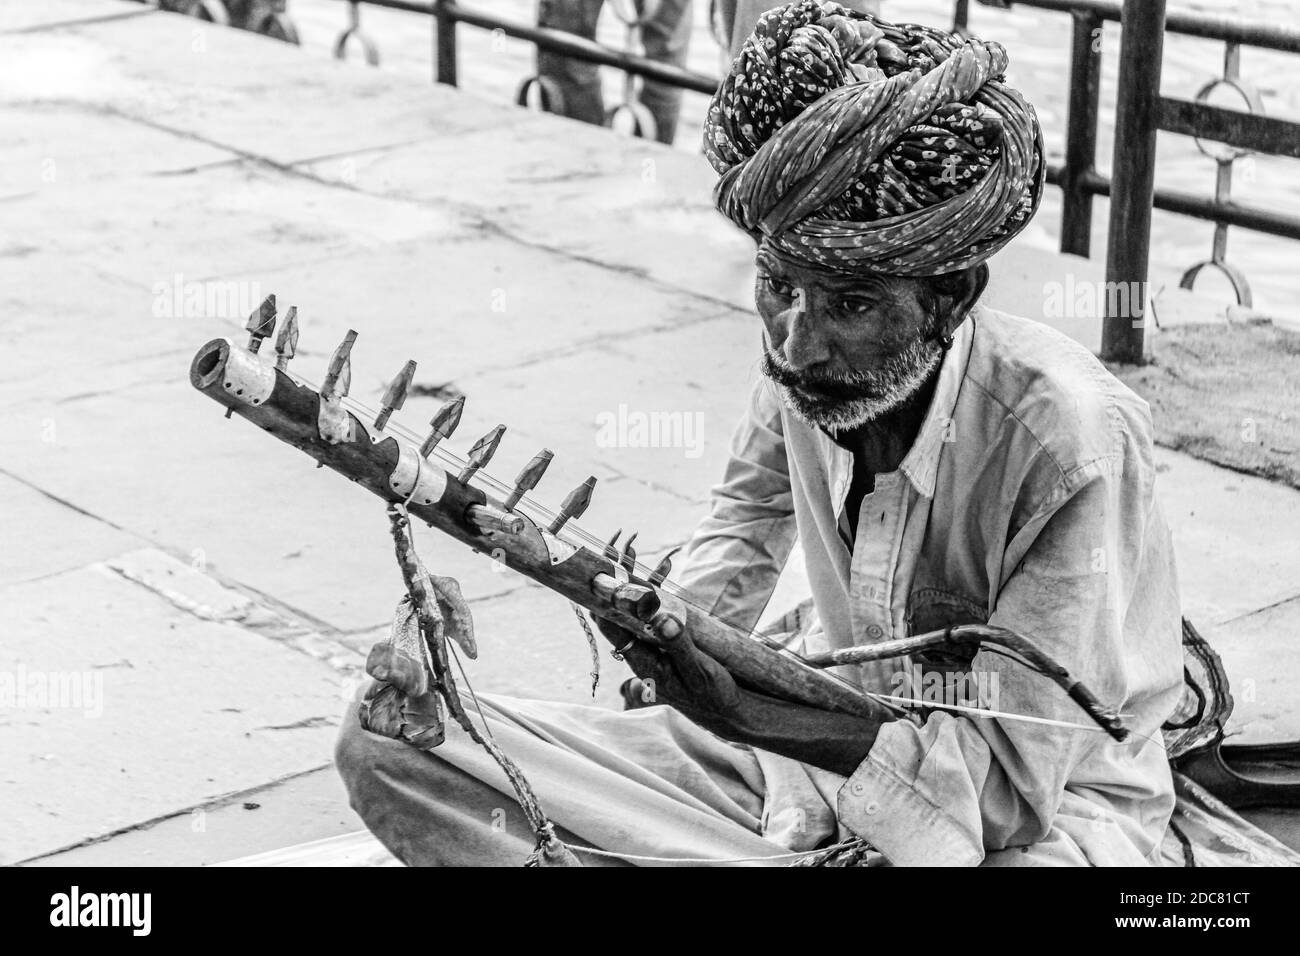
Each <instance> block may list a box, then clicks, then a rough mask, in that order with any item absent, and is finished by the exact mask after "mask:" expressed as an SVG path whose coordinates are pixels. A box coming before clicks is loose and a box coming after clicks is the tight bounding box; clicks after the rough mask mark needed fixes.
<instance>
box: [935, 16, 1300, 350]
mask: <svg viewBox="0 0 1300 956" xmlns="http://www.w3.org/2000/svg"><path fill="white" fill-rule="evenodd" d="M979 2H981V3H983V4H984V5H985V6H998V7H1006V6H1010V5H1015V4H1018V5H1020V6H1025V7H1036V8H1038V9H1041V10H1051V11H1056V12H1061V13H1068V14H1070V16H1071V18H1072V19H1073V30H1072V33H1071V42H1070V51H1071V52H1070V86H1069V117H1068V120H1067V127H1066V140H1065V162H1064V163H1062V164H1052V165H1050V166H1049V167H1048V171H1047V178H1048V182H1050V183H1053V184H1055V185H1057V186H1060V187H1061V190H1062V192H1063V203H1062V210H1061V251H1062V252H1069V253H1074V254H1076V255H1081V256H1088V255H1089V254H1090V252H1091V246H1092V200H1093V197H1094V196H1108V197H1110V200H1111V215H1110V223H1109V232H1108V240H1107V254H1106V281H1107V283H1111V282H1133V281H1138V282H1141V283H1142V284H1141V285H1140V286H1136V287H1135V286H1120V287H1119V288H1141V289H1145V288H1146V279H1147V274H1148V270H1147V261H1148V253H1149V244H1150V219H1151V217H1150V210H1151V208H1152V207H1154V208H1156V209H1161V210H1164V211H1167V212H1173V213H1179V214H1182V215H1185V216H1192V217H1195V218H1197V219H1206V220H1209V221H1211V222H1213V223H1214V224H1215V229H1214V240H1213V246H1212V251H1211V253H1210V257H1209V258H1208V259H1205V260H1202V261H1201V262H1198V263H1196V264H1195V265H1193V266H1191V267H1190V268H1189V269H1187V270H1186V271H1185V272H1184V273H1183V275H1182V279H1181V281H1180V283H1179V284H1180V285H1181V286H1182V287H1183V288H1186V289H1190V288H1191V287H1192V285H1193V284H1194V283H1195V281H1196V278H1197V276H1198V275H1199V274H1200V272H1201V271H1202V270H1203V269H1204V268H1205V267H1207V266H1211V267H1214V268H1216V269H1218V270H1219V271H1220V272H1222V273H1223V274H1224V275H1225V276H1226V277H1227V278H1228V280H1229V281H1230V282H1231V283H1232V286H1233V290H1234V292H1235V293H1236V295H1237V301H1238V302H1239V303H1241V304H1243V305H1247V306H1248V305H1250V304H1251V302H1252V298H1251V292H1250V283H1249V282H1248V281H1247V279H1246V276H1245V275H1244V274H1243V273H1242V272H1241V270H1240V269H1238V268H1237V267H1236V266H1234V265H1233V264H1232V263H1230V262H1229V261H1228V258H1227V243H1228V228H1229V227H1230V226H1241V227H1242V228H1245V229H1251V230H1253V231H1256V232H1261V233H1265V234H1268V235H1274V236H1280V237H1283V238H1287V239H1300V217H1298V216H1294V215H1288V214H1286V213H1283V212H1278V211H1277V210H1273V209H1266V208H1263V207H1260V206H1252V205H1247V204H1243V203H1239V202H1236V201H1235V200H1233V199H1232V168H1233V163H1234V162H1235V161H1236V160H1238V159H1240V158H1242V157H1244V156H1246V155H1248V154H1250V153H1252V152H1259V153H1268V154H1270V155H1277V156H1287V157H1298V158H1300V124H1297V123H1293V122H1289V121H1287V120H1281V119H1277V118H1274V117H1269V116H1264V115H1262V107H1261V105H1260V101H1259V96H1258V94H1257V93H1255V91H1254V90H1253V89H1251V88H1250V87H1249V86H1248V85H1247V84H1246V83H1245V82H1244V81H1243V80H1242V79H1241V76H1240V63H1241V47H1242V46H1255V47H1261V48H1264V49H1269V50H1278V51H1280V52H1284V53H1300V30H1297V29H1295V28H1294V27H1285V26H1278V25H1275V24H1271V23H1264V22H1260V21H1251V20H1238V19H1230V18H1228V17H1224V16H1209V15H1205V14H1197V13H1190V12H1183V11H1173V12H1169V13H1167V14H1166V12H1165V0H1125V2H1123V3H1122V4H1121V3H1119V2H1116V0H1013V3H1012V4H1007V3H1003V2H999V0H993V2H989V0H979ZM968 12H969V0H958V3H957V6H956V8H955V11H954V28H956V29H959V30H964V29H965V27H966V17H967V15H968ZM1105 21H1112V22H1118V23H1121V25H1122V27H1123V31H1122V33H1121V41H1120V44H1121V45H1120V65H1119V88H1118V92H1117V102H1116V127H1115V149H1114V155H1113V159H1112V163H1111V167H1112V175H1111V177H1110V178H1107V177H1106V176H1103V175H1101V174H1100V173H1099V172H1098V171H1097V168H1096V153H1097V116H1098V101H1099V95H1100V90H1101V55H1102V49H1101V31H1102V24H1103V22H1105ZM1166 32H1169V33H1179V34H1184V35H1187V36H1194V37H1200V38H1202V39H1210V40H1221V41H1223V43H1224V68H1223V75H1222V76H1221V77H1217V78H1215V79H1212V80H1211V81H1210V82H1209V83H1206V84H1205V85H1204V86H1202V87H1201V89H1200V90H1199V91H1198V92H1197V93H1196V97H1195V99H1194V100H1183V99H1177V98H1173V97H1167V96H1162V95H1160V76H1161V69H1160V67H1161V53H1162V47H1163V38H1164V34H1165V33H1166ZM1225 85H1226V86H1228V87H1230V88H1232V89H1234V90H1236V91H1237V92H1238V93H1239V94H1240V95H1241V97H1242V99H1243V100H1244V101H1245V104H1246V106H1247V108H1248V109H1249V112H1243V111H1240V110H1229V109H1223V108H1221V107H1217V106H1212V105H1210V104H1209V103H1208V102H1207V99H1208V97H1209V95H1210V93H1211V92H1212V91H1213V90H1214V89H1215V88H1216V87H1218V86H1225ZM1157 130H1164V131H1166V132H1171V133H1179V134H1182V135H1185V136H1193V137H1196V138H1197V146H1198V148H1200V149H1201V151H1202V152H1203V153H1205V154H1206V155H1207V156H1209V157H1210V158H1212V159H1214V160H1215V162H1216V166H1217V175H1216V180H1215V194H1214V197H1213V198H1207V197H1204V196H1198V195H1195V194H1193V193H1186V192H1182V191H1179V190H1173V189H1166V188H1161V187H1156V186H1155V185H1154V173H1155V167H1156V162H1155V135H1156V132H1157ZM1201 140H1212V141H1214V142H1216V143H1218V144H1221V145H1220V146H1219V147H1218V148H1215V149H1210V148H1207V147H1206V146H1205V145H1204V144H1203V143H1202V142H1201ZM1108 288H1116V287H1115V286H1108ZM1108 298H1109V297H1108ZM1141 318H1142V317H1141V316H1132V315H1108V316H1106V322H1105V326H1104V329H1103V341H1102V354H1103V356H1104V357H1106V358H1113V359H1116V360H1119V361H1139V360H1140V359H1141V356H1142V348H1143V334H1142V333H1143V329H1142V322H1141Z"/></svg>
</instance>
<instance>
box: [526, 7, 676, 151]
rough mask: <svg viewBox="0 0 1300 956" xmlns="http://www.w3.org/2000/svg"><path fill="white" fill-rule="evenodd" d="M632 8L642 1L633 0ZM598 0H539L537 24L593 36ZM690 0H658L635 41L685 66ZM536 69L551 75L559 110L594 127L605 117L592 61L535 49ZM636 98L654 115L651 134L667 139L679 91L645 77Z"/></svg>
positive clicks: (670, 136) (664, 60) (673, 129)
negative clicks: (559, 96) (561, 106)
mask: <svg viewBox="0 0 1300 956" xmlns="http://www.w3.org/2000/svg"><path fill="white" fill-rule="evenodd" d="M636 5H637V7H638V9H639V8H640V7H641V5H642V0H637V3H636ZM602 6H604V0H539V2H538V9H537V23H538V25H539V26H543V27H553V28H554V29H557V30H564V31H565V32H566V33H574V34H577V35H578V36H581V37H586V38H587V39H589V40H593V39H595V37H596V21H597V20H598V19H599V18H600V11H601V7H602ZM692 25H693V23H692V16H691V0H660V2H659V7H658V9H657V11H655V14H654V16H653V17H652V18H651V19H650V20H649V21H647V22H646V23H644V24H643V25H642V26H641V45H642V46H643V47H645V55H646V56H647V57H649V58H650V59H652V60H658V61H659V62H661V63H668V64H672V65H673V66H685V65H686V50H687V47H688V46H689V45H690V40H691V27H692ZM537 72H538V74H539V75H541V76H544V77H547V78H549V79H550V80H552V81H553V82H554V83H555V84H556V85H557V86H558V87H559V88H560V91H561V93H562V94H563V96H564V115H566V116H569V117H571V118H573V119H576V120H582V121H583V122H584V123H594V124H596V125H597V126H600V125H603V124H604V122H605V103H604V99H603V97H602V96H601V91H600V68H599V67H598V66H596V65H595V64H593V63H584V62H582V61H581V60H570V59H566V58H565V57H564V56H562V55H561V54H558V53H550V52H547V51H545V50H542V49H540V48H539V49H538V51H537ZM640 100H641V103H642V104H643V105H644V106H645V108H646V109H647V110H649V111H650V115H651V116H653V117H654V120H655V128H656V135H657V138H658V139H659V141H660V142H661V143H671V142H672V141H673V136H674V135H675V134H676V132H677V117H678V114H679V113H680V111H681V102H682V91H681V90H680V89H678V88H676V87H673V86H668V85H667V84H664V83H655V82H653V81H649V80H647V81H645V82H644V83H643V84H642V87H641V94H640Z"/></svg>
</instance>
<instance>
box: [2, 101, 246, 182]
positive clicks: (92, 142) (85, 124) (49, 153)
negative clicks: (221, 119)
mask: <svg viewBox="0 0 1300 956" xmlns="http://www.w3.org/2000/svg"><path fill="white" fill-rule="evenodd" d="M235 155H236V154H234V153H232V152H230V151H229V150H225V149H220V148H218V147H215V146H210V145H208V144H206V143H199V142H195V141H193V140H189V139H181V138H178V137H176V136H174V135H172V134H170V133H166V132H163V131H161V130H157V129H153V128H151V127H148V126H142V125H140V124H138V123H135V122H133V121H131V120H127V119H123V118H120V117H116V116H106V115H104V114H102V113H99V112H96V111H94V110H91V109H87V108H84V107H82V106H79V105H69V104H65V103H56V104H47V105H45V106H43V107H42V108H41V109H40V110H39V111H33V110H31V109H28V108H21V107H13V106H7V107H4V108H0V156H3V157H4V162H3V163H2V164H0V199H4V198H6V197H10V196H19V195H23V194H25V193H29V192H34V191H36V190H39V189H45V188H50V187H54V186H57V185H59V184H60V183H69V182H84V181H87V180H96V179H104V178H108V177H114V176H117V175H119V174H120V172H121V170H122V168H123V167H125V166H128V165H129V166H130V167H131V168H132V169H134V170H135V171H136V172H139V173H142V174H154V173H161V172H172V171H176V170H181V169H192V168H193V167H195V166H200V165H205V164H209V163H216V162H223V161H226V160H229V159H232V158H234V157H235Z"/></svg>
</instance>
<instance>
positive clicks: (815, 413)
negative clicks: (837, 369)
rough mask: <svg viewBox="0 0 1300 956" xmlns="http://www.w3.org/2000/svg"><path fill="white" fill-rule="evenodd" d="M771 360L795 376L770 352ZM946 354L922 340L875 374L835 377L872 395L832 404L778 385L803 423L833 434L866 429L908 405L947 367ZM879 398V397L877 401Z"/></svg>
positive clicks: (891, 359)
mask: <svg viewBox="0 0 1300 956" xmlns="http://www.w3.org/2000/svg"><path fill="white" fill-rule="evenodd" d="M767 354H768V358H769V360H770V361H771V362H772V363H773V364H774V365H776V366H777V367H778V368H779V369H781V370H783V371H785V372H789V373H791V374H794V373H793V372H792V371H791V370H790V369H789V367H788V366H786V364H785V361H784V359H782V358H781V357H780V356H779V355H777V354H775V353H774V352H771V351H769V352H768V353H767ZM944 354H945V353H944V350H943V349H941V348H939V346H938V345H936V344H935V343H934V342H931V341H928V340H925V339H918V340H917V341H916V342H915V343H914V344H913V345H911V346H909V347H908V348H907V349H906V350H905V351H903V352H901V353H899V354H898V355H895V356H892V357H891V358H890V359H889V360H888V361H886V362H885V364H884V366H883V367H882V368H880V369H878V370H876V371H873V372H856V373H852V374H848V373H846V374H842V375H838V376H836V377H835V379H834V380H835V381H836V382H837V383H838V384H841V385H846V386H849V387H855V386H856V387H859V388H862V389H863V390H864V391H868V392H871V393H873V394H871V395H863V396H861V397H858V398H849V399H842V400H839V401H830V400H827V399H820V398H811V397H809V396H808V395H806V394H804V393H802V392H800V391H799V390H797V389H795V388H791V387H789V386H787V385H783V384H781V383H780V382H775V383H774V384H776V387H777V389H778V390H779V391H780V393H781V398H782V401H784V402H785V405H786V407H787V408H789V409H790V411H791V412H793V413H794V415H795V417H796V418H798V419H799V420H800V421H803V422H806V423H807V424H809V425H812V426H813V427H814V428H823V429H825V430H827V431H830V432H841V431H846V430H848V429H851V428H857V427H858V426H860V425H865V424H866V423H867V422H870V421H874V420H875V419H877V418H879V417H881V416H882V415H885V414H886V413H888V412H891V411H893V410H894V409H896V408H898V407H899V406H900V405H902V404H904V403H905V402H906V401H907V400H908V399H909V398H911V397H912V396H913V395H915V394H916V392H917V391H918V390H919V389H920V388H921V386H922V385H924V384H925V383H926V382H927V381H929V378H930V376H931V375H932V374H934V371H935V369H937V368H938V367H939V366H940V365H942V364H943V357H944ZM876 396H879V397H876Z"/></svg>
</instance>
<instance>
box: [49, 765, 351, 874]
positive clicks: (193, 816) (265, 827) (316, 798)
mask: <svg viewBox="0 0 1300 956" xmlns="http://www.w3.org/2000/svg"><path fill="white" fill-rule="evenodd" d="M357 830H364V824H363V823H362V822H361V818H360V817H358V816H357V815H356V814H355V813H353V812H352V810H351V808H350V807H348V801H347V793H346V791H344V789H343V781H342V780H341V779H339V775H338V773H337V772H336V771H335V770H334V767H333V766H328V767H322V768H320V769H318V770H309V771H306V772H305V773H301V774H297V775H295V776H291V777H289V778H287V779H285V780H280V781H277V782H274V783H271V784H269V785H264V786H259V787H255V788H253V789H251V790H245V791H241V792H239V793H235V794H232V795H230V796H227V797H225V798H222V799H221V800H219V801H216V802H213V803H209V804H204V805H202V806H196V807H189V808H185V809H182V810H179V811H177V812H176V813H175V814H174V815H172V816H169V817H166V818H164V819H162V820H158V821H156V822H154V823H151V824H148V825H146V826H142V827H139V828H136V829H131V830H128V831H126V832H125V833H121V834H119V835H117V836H115V837H113V838H112V839H109V840H104V841H101V842H98V843H90V844H87V845H85V846H79V847H75V848H73V849H71V850H66V851H64V852H61V853H53V854H51V855H49V856H43V857H40V858H38V859H35V860H29V861H25V862H24V863H23V865H24V866H211V865H212V864H214V863H223V862H225V861H227V860H232V859H236V858H238V857H242V856H245V855H248V854H252V853H258V852H262V851H265V850H266V848H267V834H271V833H273V834H275V835H276V837H277V838H279V839H281V840H283V841H284V845H285V846H289V845H292V844H297V843H305V842H308V841H311V840H321V839H326V838H328V837H337V836H339V835H341V834H347V833H355V832H356V831H357Z"/></svg>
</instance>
